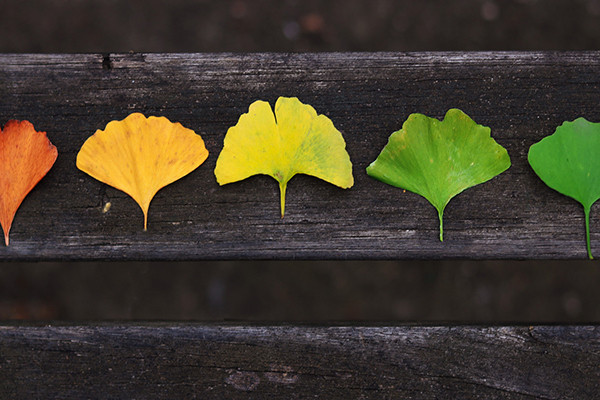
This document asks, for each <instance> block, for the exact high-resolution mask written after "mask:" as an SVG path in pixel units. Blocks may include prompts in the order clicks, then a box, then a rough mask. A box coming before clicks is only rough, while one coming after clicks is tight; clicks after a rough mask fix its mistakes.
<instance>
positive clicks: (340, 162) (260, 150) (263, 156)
mask: <svg viewBox="0 0 600 400" xmlns="http://www.w3.org/2000/svg"><path fill="white" fill-rule="evenodd" d="M257 174H265V175H270V176H272V177H273V178H275V179H276V180H277V181H278V182H279V189H280V194H281V216H282V217H283V215H284V213H285V189H286V187H287V183H288V181H289V180H290V179H291V178H292V177H293V176H294V175H296V174H306V175H312V176H316V177H317V178H320V179H323V180H325V181H327V182H329V183H332V184H334V185H337V186H340V187H342V188H344V189H347V188H349V187H351V186H352V185H353V184H354V178H353V177H352V163H351V162H350V157H349V156H348V153H347V152H346V142H344V138H343V137H342V134H341V133H340V132H339V131H338V130H337V129H336V128H335V127H334V126H333V123H332V122H331V120H330V119H329V118H327V117H326V116H324V115H317V112H316V111H315V109H314V108H312V107H311V106H310V105H307V104H302V103H301V102H300V101H299V100H298V99H297V98H295V97H291V98H288V97H280V98H279V99H277V102H276V103H275V114H273V111H272V110H271V106H270V105H269V103H267V102H265V101H260V100H259V101H255V102H254V103H252V104H251V105H250V109H249V110H248V113H247V114H242V116H241V117H240V120H239V121H238V123H237V125H235V126H232V127H231V128H229V130H228V131H227V135H225V141H224V145H223V151H222V152H221V154H220V155H219V158H218V159H217V166H216V168H215V176H216V177H217V182H219V184H220V185H225V184H227V183H231V182H237V181H241V180H243V179H246V178H248V177H250V176H252V175H257Z"/></svg>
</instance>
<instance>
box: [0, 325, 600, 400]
mask: <svg viewBox="0 0 600 400" xmlns="http://www.w3.org/2000/svg"><path fill="white" fill-rule="evenodd" d="M599 363H600V328H598V327H597V326H569V327H560V326H532V327H527V326H509V327H489V326H488V327H480V326H387V327H378V326H373V327H368V326H362V327H350V326H339V327H337V326H329V327H311V326H286V325H281V326H240V325H231V326H228V325H206V324H205V325H197V324H196V325H194V324H191V325H190V324H180V325H177V324H175V325H160V324H146V325H143V324H142V325H114V324H104V325H85V326H2V327H0V392H1V393H2V394H3V398H14V399H32V398H40V399H41V398H60V399H65V400H67V399H74V400H75V399H77V400H79V399H85V398H107V399H108V398H127V399H134V398H135V399H163V398H164V399H167V398H168V399H173V398H180V399H183V398H185V399H193V398H198V399H224V398H227V399H238V398H244V399H303V398H320V399H358V398H362V399H396V398H398V399H432V398H435V399H452V400H454V399H476V398H477V399H480V398H485V399H561V400H562V399H576V400H580V399H593V398H596V397H597V394H598V391H599V390H600V370H599V369H598V365H599Z"/></svg>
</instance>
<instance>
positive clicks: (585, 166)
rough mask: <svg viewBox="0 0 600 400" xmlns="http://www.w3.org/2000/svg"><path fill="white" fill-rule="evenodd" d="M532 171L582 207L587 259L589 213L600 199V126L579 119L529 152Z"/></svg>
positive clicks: (589, 252)
mask: <svg viewBox="0 0 600 400" xmlns="http://www.w3.org/2000/svg"><path fill="white" fill-rule="evenodd" d="M527 158H528V160H529V164H530V165H531V168H533V170H534V171H535V173H536V174H537V175H538V176H539V177H540V179H541V180H542V181H544V183H545V184H546V185H548V186H550V187H551V188H552V189H554V190H556V191H558V192H560V193H562V194H564V195H566V196H569V197H572V198H573V199H575V200H577V201H578V202H580V203H581V204H582V205H583V210H584V214H585V227H586V242H587V250H588V257H589V258H590V259H591V258H593V257H592V250H591V246H590V226H589V224H590V221H589V219H590V209H591V207H592V204H594V203H595V202H596V201H597V200H598V199H600V123H593V122H589V121H587V120H586V119H585V118H578V119H576V120H575V121H573V122H568V121H567V122H564V123H563V124H562V125H561V126H559V127H558V128H556V132H555V133H554V134H553V135H550V136H547V137H545V138H544V139H542V140H541V141H540V142H538V143H535V144H534V145H532V146H531V147H530V148H529V154H528V156H527Z"/></svg>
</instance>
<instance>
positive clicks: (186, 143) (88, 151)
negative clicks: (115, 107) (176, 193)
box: [77, 113, 208, 230]
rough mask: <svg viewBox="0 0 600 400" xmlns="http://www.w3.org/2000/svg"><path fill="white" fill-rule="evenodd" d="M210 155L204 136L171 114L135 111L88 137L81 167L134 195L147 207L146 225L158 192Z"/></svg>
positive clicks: (80, 163)
mask: <svg viewBox="0 0 600 400" xmlns="http://www.w3.org/2000/svg"><path fill="white" fill-rule="evenodd" d="M207 157H208V150H206V147H205V146H204V141H203V140H202V138H201V137H200V135H197V134H196V133H195V132H194V131H193V130H191V129H187V128H184V127H183V126H182V125H181V124H180V123H178V122H175V123H173V122H170V121H169V120H168V119H167V118H165V117H149V118H146V117H145V116H144V115H142V114H140V113H134V114H131V115H129V116H128V117H127V118H125V119H124V120H122V121H111V122H109V123H108V125H106V129H105V130H103V131H102V130H98V131H96V133H95V134H94V135H93V136H91V137H90V138H88V140H87V141H86V142H85V143H84V144H83V146H82V147H81V150H80V151H79V154H77V168H79V169H80V170H82V171H83V172H85V173H87V174H89V175H91V176H92V177H94V178H96V179H98V180H99V181H101V182H104V183H106V184H108V185H110V186H113V187H115V188H117V189H119V190H122V191H123V192H125V193H127V194H128V195H130V196H131V197H133V199H134V200H135V201H136V202H137V203H138V204H139V206H140V208H141V209H142V211H143V212H144V230H146V226H147V221H148V208H149V207H150V201H151V200H152V198H153V197H154V195H155V194H156V192H158V191H159V190H160V189H161V188H163V187H165V186H167V185H168V184H170V183H173V182H175V181H176V180H178V179H180V178H182V177H184V176H185V175H187V174H189V173H190V172H192V171H193V170H195V169H196V168H198V167H199V166H200V164H202V163H203V162H204V160H206V158H207Z"/></svg>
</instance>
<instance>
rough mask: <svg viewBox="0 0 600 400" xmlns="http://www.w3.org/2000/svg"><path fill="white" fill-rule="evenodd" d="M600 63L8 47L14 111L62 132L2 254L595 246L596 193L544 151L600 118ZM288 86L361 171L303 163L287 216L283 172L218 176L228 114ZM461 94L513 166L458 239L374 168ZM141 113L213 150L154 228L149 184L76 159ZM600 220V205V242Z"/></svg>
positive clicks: (565, 58)
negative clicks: (111, 183) (88, 168)
mask: <svg viewBox="0 0 600 400" xmlns="http://www.w3.org/2000/svg"><path fill="white" fill-rule="evenodd" d="M599 68H600V52H585V53H579V52H577V53H573V52H570V53H556V52H542V53H409V54H402V53H358V54H353V53H343V54H337V53H324V54H111V55H100V54H89V55H2V56H0V93H1V94H2V96H0V116H1V117H2V119H3V121H4V122H5V121H6V120H8V119H11V118H16V119H28V120H30V121H31V122H33V123H34V125H35V127H36V128H37V129H38V130H42V131H47V132H48V136H49V138H50V139H51V140H52V142H53V143H54V144H55V145H56V146H57V147H58V150H59V158H58V161H57V163H56V165H55V166H54V168H53V169H52V170H51V171H50V173H49V174H48V175H47V176H46V178H44V179H43V180H42V182H41V183H40V184H39V185H38V186H37V187H36V188H35V189H34V190H33V192H32V193H31V194H30V195H29V196H28V197H27V198H26V200H25V202H24V203H23V205H22V206H21V208H20V210H19V212H18V213H17V215H16V218H15V222H14V224H13V228H12V231H11V246H10V247H8V248H6V247H4V246H0V259H1V260H82V259H87V260H90V259H120V260H123V259H130V260H133V259H163V260H184V259H190V260H191V259H237V258H263V259H275V258H277V259H298V258H303V259H330V258H336V259H348V258H353V259H358V258H370V259H387V258H406V259H410V258H585V257H586V248H585V238H584V236H585V234H584V220H583V212H582V208H581V206H580V205H579V204H578V203H576V202H575V201H573V200H571V199H569V198H567V197H565V196H562V195H560V194H558V193H557V192H555V191H553V190H551V189H549V188H548V187H546V186H545V185H544V184H543V183H542V182H541V181H540V180H539V179H538V178H537V177H536V176H535V174H534V173H533V171H532V170H531V169H530V168H529V166H528V164H527V160H526V154H527V151H528V148H529V146H530V145H531V144H533V143H535V142H537V141H539V140H540V139H541V138H542V137H544V136H546V135H549V134H552V133H553V132H554V129H555V128H556V127H557V126H558V125H560V124H561V123H562V122H563V121H565V120H573V119H575V118H577V117H580V116H583V117H585V118H587V119H588V120H591V121H598V120H600V116H599V113H600V111H599V109H598V104H599V103H600V79H599V75H598V71H599ZM278 96H297V97H299V98H300V99H301V100H302V101H303V102H305V103H308V104H311V105H313V106H314V107H315V108H316V110H317V111H318V112H319V113H322V114H325V115H327V116H328V117H329V118H331V120H332V121H333V122H334V124H335V125H336V127H338V129H340V130H341V131H342V133H343V135H344V137H345V139H346V142H347V149H348V152H349V154H350V157H351V159H352V162H353V164H354V175H355V180H356V184H355V186H354V187H353V188H352V189H350V190H342V189H339V188H337V187H335V186H332V185H330V184H327V183H325V182H323V181H320V180H318V179H316V178H312V177H307V176H297V177H295V178H293V179H292V180H291V181H290V183H289V185H288V194H287V207H286V211H287V212H286V216H285V218H284V219H281V218H279V201H278V187H277V184H276V182H275V181H274V180H273V179H271V178H269V177H266V176H257V177H253V178H250V179H248V180H246V181H243V182H239V183H235V184H229V185H226V186H224V187H219V186H218V184H217V183H216V180H215V178H214V175H213V170H214V166H215V162H216V159H217V156H218V154H219V152H220V150H221V148H222V143H223V138H224V135H225V133H226V131H227V129H228V127H230V126H232V125H234V124H235V123H236V122H237V120H238V118H239V116H240V115H241V114H242V113H244V112H246V111H247V109H248V106H249V105H250V103H252V102H253V101H255V100H257V99H263V100H268V101H270V102H271V104H273V103H274V102H275V100H276V99H277V97H278ZM453 107H457V108H460V109H462V110H463V111H465V112H466V113H467V114H468V115H470V116H471V117H472V118H473V119H474V120H475V121H476V122H478V123H480V124H483V125H486V126H489V127H491V128H492V136H493V137H494V138H495V139H496V140H497V141H498V142H499V143H500V144H501V145H503V146H504V147H506V148H507V150H508V152H509V154H510V156H511V158H512V163H513V165H512V167H511V168H510V169H509V170H508V171H507V172H505V173H503V174H502V175H500V176H498V177H496V178H494V179H493V180H491V181H489V182H487V183H485V184H482V185H479V186H477V187H475V188H472V189H469V190H467V191H465V192H464V193H462V194H460V195H459V196H457V197H456V198H455V199H453V200H452V201H451V202H450V204H449V205H448V207H447V208H446V211H445V218H444V228H445V241H444V242H443V243H440V242H439V240H438V234H437V230H438V221H437V214H436V212H435V210H434V208H433V207H432V206H431V205H430V204H429V203H428V202H427V201H426V200H425V199H423V198H421V197H420V196H418V195H415V194H413V193H409V192H406V193H403V191H402V190H399V189H396V188H393V187H391V186H387V185H385V184H383V183H381V182H379V181H375V180H373V179H371V178H369V177H368V176H367V175H366V173H365V167H366V166H367V165H368V164H369V163H370V162H372V161H373V160H374V159H375V158H376V156H377V155H378V154H379V152H380V150H381V149H382V148H383V146H384V145H385V144H386V142H387V138H388V136H389V135H390V134H391V133H392V132H394V131H395V130H398V129H399V128H400V127H401V125H402V123H403V121H404V120H405V119H406V118H407V117H408V115H409V114H410V113H414V112H420V113H424V114H427V115H429V116H432V117H437V118H441V117H443V115H444V114H445V112H446V111H447V110H448V109H449V108H453ZM134 111H139V112H143V113H145V114H146V115H163V116H166V117H168V118H169V119H170V120H172V121H179V122H181V123H182V124H183V125H184V126H186V127H188V128H191V129H193V130H195V131H196V132H197V133H200V134H201V135H202V136H203V138H204V139H205V141H206V144H207V148H208V150H209V151H210V156H209V158H208V160H207V161H206V162H205V163H204V164H203V165H202V166H201V167H200V168H199V169H198V170H196V171H195V172H193V173H192V174H190V175H189V176H187V177H185V178H184V179H182V180H180V181H178V182H176V183H174V184H172V185H170V186H168V187H166V188H164V189H163V190H161V191H160V192H159V193H158V195H157V196H156V198H155V199H154V201H153V202H152V205H151V206H150V213H149V221H148V231H147V232H144V231H143V230H142V213H141V211H140V209H139V207H138V206H137V205H136V204H135V203H134V202H133V200H131V199H130V198H129V197H128V196H127V195H125V194H123V193H121V192H119V191H117V190H114V189H112V188H110V187H106V186H105V185H103V184H101V183H99V182H98V181H96V180H94V179H92V178H91V177H89V176H87V175H85V174H84V173H82V172H81V171H79V170H77V169H76V168H75V157H76V154H77V151H78V150H79V148H80V146H81V145H82V144H83V142H84V141H85V140H86V138H88V137H89V136H90V135H92V134H93V133H94V132H95V131H96V129H104V127H105V126H106V124H107V123H108V122H109V121H111V120H115V119H123V118H124V117H126V116H127V115H128V114H129V113H131V112H134ZM108 201H110V202H111V204H112V207H111V208H110V211H109V212H107V213H103V212H102V208H103V205H104V204H105V203H106V202H108ZM597 220H598V218H597V216H596V212H595V208H594V209H593V210H592V226H591V230H592V233H591V235H592V247H593V249H595V250H596V251H597V252H599V251H600V250H598V249H599V248H600V224H598V223H597Z"/></svg>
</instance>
